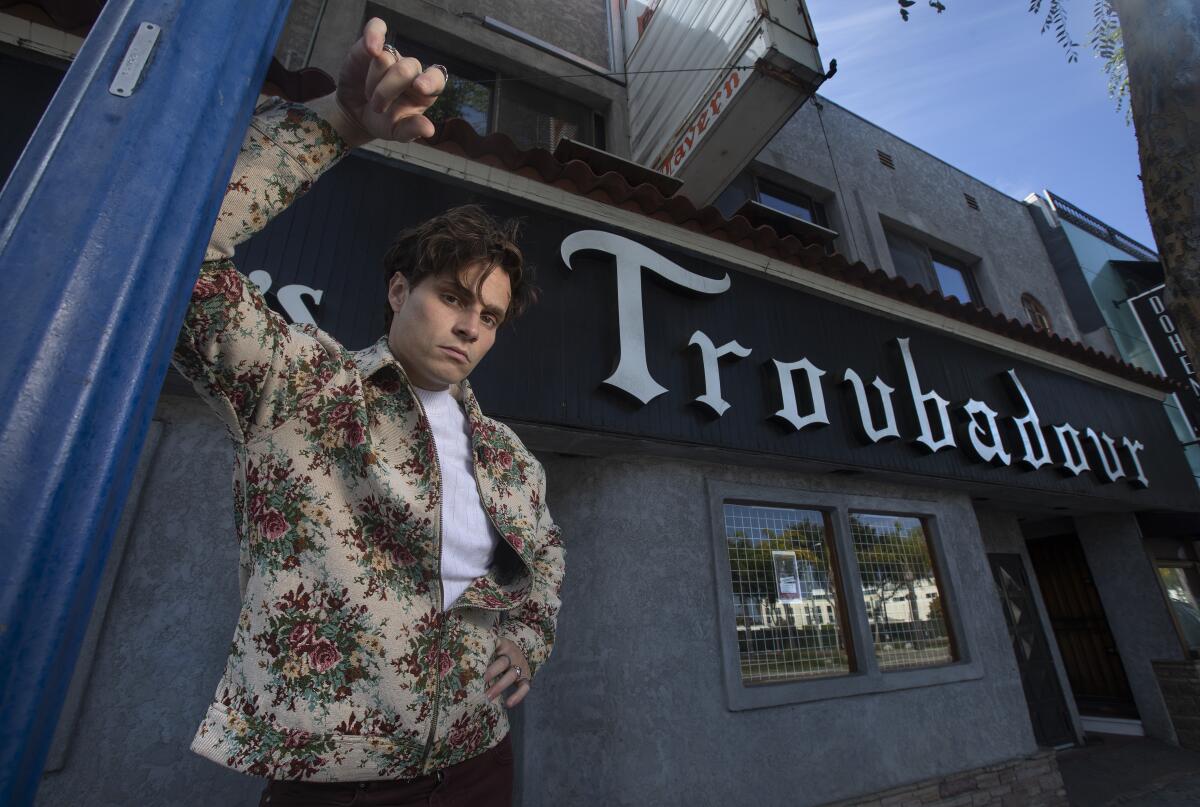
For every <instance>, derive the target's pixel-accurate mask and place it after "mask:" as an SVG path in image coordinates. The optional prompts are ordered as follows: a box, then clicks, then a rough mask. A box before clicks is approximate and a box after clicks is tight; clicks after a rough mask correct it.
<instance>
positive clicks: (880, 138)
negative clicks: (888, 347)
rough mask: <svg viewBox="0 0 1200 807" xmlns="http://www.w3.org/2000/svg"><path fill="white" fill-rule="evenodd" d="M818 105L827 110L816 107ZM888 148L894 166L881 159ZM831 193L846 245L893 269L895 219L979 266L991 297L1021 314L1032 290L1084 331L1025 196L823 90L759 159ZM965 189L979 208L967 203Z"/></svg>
mask: <svg viewBox="0 0 1200 807" xmlns="http://www.w3.org/2000/svg"><path fill="white" fill-rule="evenodd" d="M818 106H819V107H820V109H818ZM877 149H878V150H880V151H884V152H886V153H888V154H890V155H891V156H892V157H893V158H894V161H895V166H896V167H895V169H894V170H893V169H889V168H885V167H884V166H883V165H881V164H880V161H879V158H878V156H877V154H876V150H877ZM751 170H752V171H755V172H757V173H759V174H760V175H761V176H763V177H765V178H767V179H775V180H777V181H780V182H781V183H782V184H784V185H792V186H794V187H796V188H797V189H798V190H802V191H805V192H807V193H809V194H810V195H812V196H813V197H814V198H815V199H816V200H817V201H822V202H824V204H825V206H826V210H827V211H828V212H829V213H830V218H831V221H830V226H831V227H832V228H833V229H835V230H837V231H838V232H839V233H840V237H839V238H838V240H837V248H838V251H840V252H842V253H843V254H846V255H847V256H849V257H850V258H851V259H852V260H862V261H863V262H865V263H866V264H867V265H868V266H871V267H873V268H881V269H883V270H884V271H886V272H887V273H888V274H895V267H894V266H893V264H892V258H891V255H890V253H889V252H888V245H887V241H886V239H885V237H884V219H887V220H888V222H889V223H888V226H889V227H892V228H893V229H895V230H897V231H898V232H900V233H901V234H908V235H910V236H912V237H915V238H916V239H917V240H921V241H923V242H925V243H927V244H928V245H930V246H932V247H933V248H935V249H939V250H940V251H942V252H945V253H946V254H948V255H949V256H950V257H953V258H957V259H959V260H961V261H963V262H965V263H966V264H967V265H968V266H970V267H971V268H972V271H973V275H974V278H975V281H976V283H977V285H978V286H979V290H980V293H981V295H982V297H983V300H982V302H983V304H984V305H985V306H986V307H987V308H989V309H991V310H992V311H996V312H999V313H1002V314H1004V315H1006V316H1009V317H1013V318H1015V319H1017V320H1019V321H1021V322H1028V321H1029V318H1028V316H1027V315H1026V314H1025V311H1024V309H1023V308H1022V306H1021V294H1022V293H1024V292H1028V293H1030V294H1032V295H1033V296H1034V297H1036V298H1037V299H1038V300H1040V301H1041V302H1042V304H1043V305H1044V306H1045V307H1046V309H1047V311H1048V313H1049V314H1050V318H1051V321H1052V323H1053V327H1054V330H1055V332H1056V333H1058V334H1059V335H1060V336H1063V337H1066V338H1069V339H1079V332H1078V330H1077V329H1076V326H1075V323H1074V320H1073V319H1072V317H1071V313H1070V310H1069V308H1068V307H1067V304H1066V301H1065V299H1064V297H1063V292H1062V288H1061V287H1060V286H1059V284H1058V279H1057V277H1056V276H1055V273H1054V267H1053V266H1052V265H1051V263H1050V260H1049V258H1048V257H1047V255H1046V251H1045V248H1044V247H1043V246H1042V242H1041V239H1040V238H1039V236H1038V233H1037V229H1036V226H1035V224H1034V222H1033V220H1032V219H1031V218H1030V216H1029V213H1028V211H1027V210H1026V208H1025V205H1024V204H1023V203H1021V202H1019V201H1017V200H1016V199H1013V198H1011V197H1009V196H1007V195H1005V194H1003V193H1001V192H1000V191H998V190H996V189H995V188H992V187H991V186H990V185H987V184H985V183H983V182H980V181H979V180H977V179H975V178H974V177H972V176H970V175H968V174H966V173H963V172H962V171H959V170H958V169H956V168H954V167H952V166H950V165H948V164H946V163H944V162H942V161H941V160H939V159H937V158H936V157H934V156H932V155H930V154H928V153H927V152H924V151H922V150H921V149H919V148H917V147H915V146H913V145H912V144H910V143H907V142H906V141H904V140H901V139H900V138H898V137H896V136H895V135H893V134H891V133H890V132H887V131H885V130H884V129H881V128H879V127H878V126H875V125H874V124H872V123H870V122H868V121H866V120H864V119H863V118H860V117H859V116H857V115H855V114H853V113H851V112H849V111H847V110H845V109H843V108H842V107H840V106H838V105H837V104H835V103H833V102H831V101H828V100H826V99H824V98H818V99H816V102H812V101H810V102H809V103H807V104H805V105H804V106H803V107H801V109H800V110H799V111H798V112H797V113H796V114H795V115H794V116H793V117H792V119H791V120H790V121H789V122H788V123H787V125H786V126H784V127H783V129H781V130H780V132H779V133H778V134H777V135H776V136H775V137H774V138H773V139H772V140H771V142H770V143H768V144H767V146H766V148H764V149H763V150H762V152H761V153H760V154H759V155H758V158H757V160H756V161H755V163H754V164H753V165H752V167H751ZM964 193H969V194H971V195H972V196H974V197H975V198H976V199H977V200H978V202H979V207H980V209H979V210H972V209H970V208H969V207H967V204H966V201H965V198H964V196H963V194H964Z"/></svg>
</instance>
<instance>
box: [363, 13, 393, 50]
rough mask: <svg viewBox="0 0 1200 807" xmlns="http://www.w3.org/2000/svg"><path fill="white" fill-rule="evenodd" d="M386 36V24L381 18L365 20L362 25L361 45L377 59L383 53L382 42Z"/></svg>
mask: <svg viewBox="0 0 1200 807" xmlns="http://www.w3.org/2000/svg"><path fill="white" fill-rule="evenodd" d="M386 37H387V25H386V24H385V23H384V21H383V20H381V19H379V18H378V17H372V18H371V19H369V20H367V24H366V25H365V26H363V34H362V41H363V47H365V48H366V49H367V53H369V54H371V56H372V57H373V58H376V59H378V58H380V57H381V56H382V55H383V43H384V39H385V38H386Z"/></svg>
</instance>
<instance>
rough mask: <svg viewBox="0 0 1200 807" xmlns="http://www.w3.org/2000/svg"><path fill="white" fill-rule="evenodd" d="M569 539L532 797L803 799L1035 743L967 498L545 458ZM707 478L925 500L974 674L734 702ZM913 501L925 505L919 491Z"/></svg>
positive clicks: (530, 708) (531, 806)
mask: <svg viewBox="0 0 1200 807" xmlns="http://www.w3.org/2000/svg"><path fill="white" fill-rule="evenodd" d="M545 462H546V467H547V473H548V478H549V480H550V494H549V502H550V505H551V508H552V510H553V513H554V515H555V518H556V520H557V521H558V522H559V524H560V525H561V526H562V528H563V531H564V535H565V536H566V541H567V557H568V573H567V581H566V584H565V586H564V607H563V612H562V616H561V621H560V639H559V644H558V647H557V649H556V650H555V656H554V657H553V658H552V659H551V661H550V663H549V664H548V665H547V666H546V667H545V668H544V669H543V672H542V673H541V677H540V679H539V681H538V682H537V691H536V692H535V693H534V697H531V698H530V700H529V701H528V702H527V705H526V706H525V707H524V716H523V717H524V719H523V725H522V727H521V732H522V736H521V738H520V739H521V745H522V746H523V748H524V751H525V753H524V755H523V758H522V764H523V765H524V774H525V779H526V781H527V782H537V783H538V786H537V787H531V786H530V785H527V786H526V790H525V796H526V798H525V801H524V804H525V805H526V807H535V806H536V807H541V806H542V805H546V806H547V807H549V805H563V804H613V805H635V804H637V805H641V804H646V803H653V804H656V805H659V804H661V805H673V804H688V805H709V804H711V805H727V804H793V805H811V804H821V803H823V802H826V801H830V800H834V799H838V798H842V797H846V796H850V795H854V794H860V793H867V792H872V791H875V790H879V789H883V788H886V787H889V786H892V785H896V784H900V783H904V782H910V781H915V780H919V779H922V778H925V777H930V776H935V775H938V774H942V773H949V772H951V771H956V770H960V769H964V768H969V767H972V766H977V765H983V764H986V763H990V762H995V761H998V760H1002V759H1009V758H1012V757H1015V756H1018V755H1021V754H1024V753H1028V752H1030V751H1032V750H1033V749H1034V741H1033V737H1032V732H1031V729H1030V727H1029V720H1028V711H1027V709H1026V706H1025V702H1024V696H1023V694H1022V691H1021V685H1020V681H1019V679H1018V676H1017V670H1016V663H1015V660H1014V658H1013V655H1012V650H1011V647H1010V645H1009V640H1008V635H1007V630H1006V628H1005V626H1004V621H1003V616H1002V614H1001V612H1000V608H999V604H998V601H997V600H996V597H995V593H994V588H993V585H992V583H991V575H990V571H989V570H988V565H987V559H986V556H985V554H984V551H983V545H982V543H981V541H980V538H979V532H978V527H977V526H976V522H975V519H974V514H973V511H972V510H971V507H970V503H969V501H968V500H967V498H966V497H965V496H960V495H957V494H948V493H944V492H941V491H933V490H928V489H910V488H904V487H899V486H892V485H882V484H864V483H852V482H851V481H848V480H846V479H844V478H839V477H829V476H820V477H818V476H802V475H798V474H789V473H781V472H778V471H770V470H759V469H748V468H739V467H736V466H717V465H708V464H700V463H689V462H679V461H666V460H651V459H637V458H624V459H622V458H606V459H582V458H562V457H546V458H545ZM708 480H723V481H727V482H738V483H741V484H745V485H763V486H768V487H775V488H789V489H795V488H804V489H806V490H809V491H812V492H813V494H814V496H817V497H819V495H820V491H822V490H825V491H829V492H832V493H842V494H845V493H860V494H864V495H877V496H889V497H898V498H912V497H916V498H918V499H924V500H926V501H930V500H932V501H935V502H937V503H938V505H939V506H942V507H946V508H948V509H947V512H948V513H950V514H951V515H950V516H949V517H948V518H947V519H946V521H947V522H949V523H952V524H953V528H952V529H950V530H944V533H945V535H944V538H945V540H944V542H943V543H944V545H945V551H946V554H947V556H948V557H947V558H946V559H947V561H948V562H949V563H950V564H951V565H952V566H953V568H954V570H955V572H956V575H957V578H958V582H959V586H958V587H957V592H958V602H957V603H955V604H954V605H953V606H952V611H951V613H952V615H956V616H957V617H958V618H959V619H960V620H961V623H962V625H963V629H964V633H965V635H966V639H967V649H968V652H969V653H970V654H971V655H972V656H973V658H974V659H976V660H978V661H979V662H980V663H981V666H982V669H983V677H982V678H978V679H976V680H969V681H963V682H959V683H954V684H947V685H941V686H929V687H922V688H916V689H908V690H904V691H898V692H889V693H875V694H866V695H857V696H853V697H843V698H836V699H832V700H825V701H816V702H810V703H805V704H791V705H785V706H777V707H770V708H764V709H756V710H750V711H740V712H731V711H729V710H728V709H727V707H726V701H725V691H724V683H723V677H722V666H721V663H720V658H719V649H720V642H719V636H718V631H719V630H720V629H721V628H722V626H721V625H719V624H718V620H717V601H716V597H717V586H716V585H714V579H715V578H714V561H715V559H714V554H713V553H714V550H713V539H712V536H711V529H712V528H711V525H710V518H709V506H710V503H709V501H708V494H707V489H706V483H707V481H708ZM914 506H915V507H920V506H921V505H920V504H916V503H914Z"/></svg>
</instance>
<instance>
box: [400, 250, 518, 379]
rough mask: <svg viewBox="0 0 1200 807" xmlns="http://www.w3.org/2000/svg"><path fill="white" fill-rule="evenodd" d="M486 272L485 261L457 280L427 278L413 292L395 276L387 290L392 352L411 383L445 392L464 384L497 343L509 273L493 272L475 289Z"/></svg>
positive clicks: (466, 269)
mask: <svg viewBox="0 0 1200 807" xmlns="http://www.w3.org/2000/svg"><path fill="white" fill-rule="evenodd" d="M487 268H488V264H487V263H486V262H484V261H477V262H475V263H472V264H468V265H466V266H464V267H463V268H462V269H461V270H460V271H459V273H458V277H454V276H453V275H443V276H438V275H435V276H432V277H427V278H425V279H424V280H422V281H421V282H420V283H418V284H417V286H416V287H415V288H413V287H412V286H410V285H409V283H408V281H407V280H405V278H404V276H403V275H401V274H399V273H397V274H395V275H393V277H392V280H391V283H390V284H389V286H388V303H389V304H390V305H391V307H392V312H393V316H392V327H391V329H390V330H389V331H388V347H389V348H391V351H392V355H393V356H395V357H396V360H397V361H399V362H400V365H401V366H402V367H403V368H404V371H405V372H406V373H408V378H409V380H410V381H412V383H413V384H415V385H416V386H418V387H421V388H422V389H430V390H440V389H446V388H447V387H448V386H450V385H451V384H457V383H458V382H459V381H462V380H463V379H464V378H466V377H467V375H468V374H469V373H470V372H471V370H473V369H475V365H476V364H478V363H479V360H480V359H482V358H483V357H484V356H485V355H486V354H487V352H488V351H489V350H491V349H492V344H493V343H495V341H496V330H497V329H498V328H499V327H500V324H501V322H503V321H504V314H505V312H506V311H507V310H508V304H509V301H510V300H511V298H512V284H511V283H510V282H509V279H508V274H507V273H506V272H504V270H502V269H500V268H496V269H493V270H492V271H491V273H490V274H488V276H487V279H486V280H484V281H483V287H482V289H480V292H481V293H480V295H479V296H476V294H475V288H476V286H477V285H478V283H479V277H480V275H482V274H483V273H484V272H485V271H486V270H487Z"/></svg>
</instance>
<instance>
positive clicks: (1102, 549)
mask: <svg viewBox="0 0 1200 807" xmlns="http://www.w3.org/2000/svg"><path fill="white" fill-rule="evenodd" d="M1075 526H1076V529H1077V530H1078V532H1079V540H1080V543H1082V544H1083V551H1084V554H1085V555H1086V556H1087V562H1088V568H1089V569H1090V570H1091V573H1092V577H1093V579H1094V580H1095V581H1096V589H1097V590H1098V591H1099V592H1100V600H1101V602H1103V604H1104V614H1105V616H1107V617H1108V624H1109V627H1110V628H1111V629H1112V633H1113V638H1114V639H1115V640H1116V642H1117V651H1118V652H1119V653H1120V654H1121V662H1122V664H1123V665H1124V667H1125V675H1126V676H1127V677H1128V678H1129V687H1130V689H1131V690H1133V700H1134V703H1135V704H1137V709H1138V713H1139V714H1140V716H1141V718H1142V727H1143V728H1144V729H1145V731H1146V734H1147V735H1148V736H1150V737H1156V738H1158V739H1160V740H1165V741H1166V742H1170V743H1174V742H1177V740H1176V736H1175V728H1174V726H1173V725H1172V724H1171V718H1170V715H1169V714H1168V713H1167V706H1166V703H1165V702H1164V701H1163V697H1162V690H1161V689H1160V688H1159V686H1158V679H1157V678H1156V677H1155V675H1154V669H1153V667H1151V665H1150V662H1151V661H1152V660H1156V659H1169V660H1172V661H1178V660H1182V659H1183V658H1184V654H1183V646H1182V645H1181V644H1180V641H1179V634H1178V633H1177V632H1176V630H1175V626H1174V624H1173V623H1172V621H1171V615H1170V614H1169V613H1168V612H1167V603H1166V600H1165V599H1164V598H1163V595H1162V589H1161V587H1160V586H1159V584H1158V580H1157V578H1156V576H1155V572H1154V565H1153V563H1152V562H1151V561H1150V557H1149V554H1148V553H1147V549H1146V546H1145V544H1144V543H1143V541H1142V533H1141V530H1139V529H1138V524H1137V519H1136V517H1135V516H1133V515H1130V514H1116V513H1114V514H1110V515H1097V516H1087V517H1082V518H1076V519H1075Z"/></svg>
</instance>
